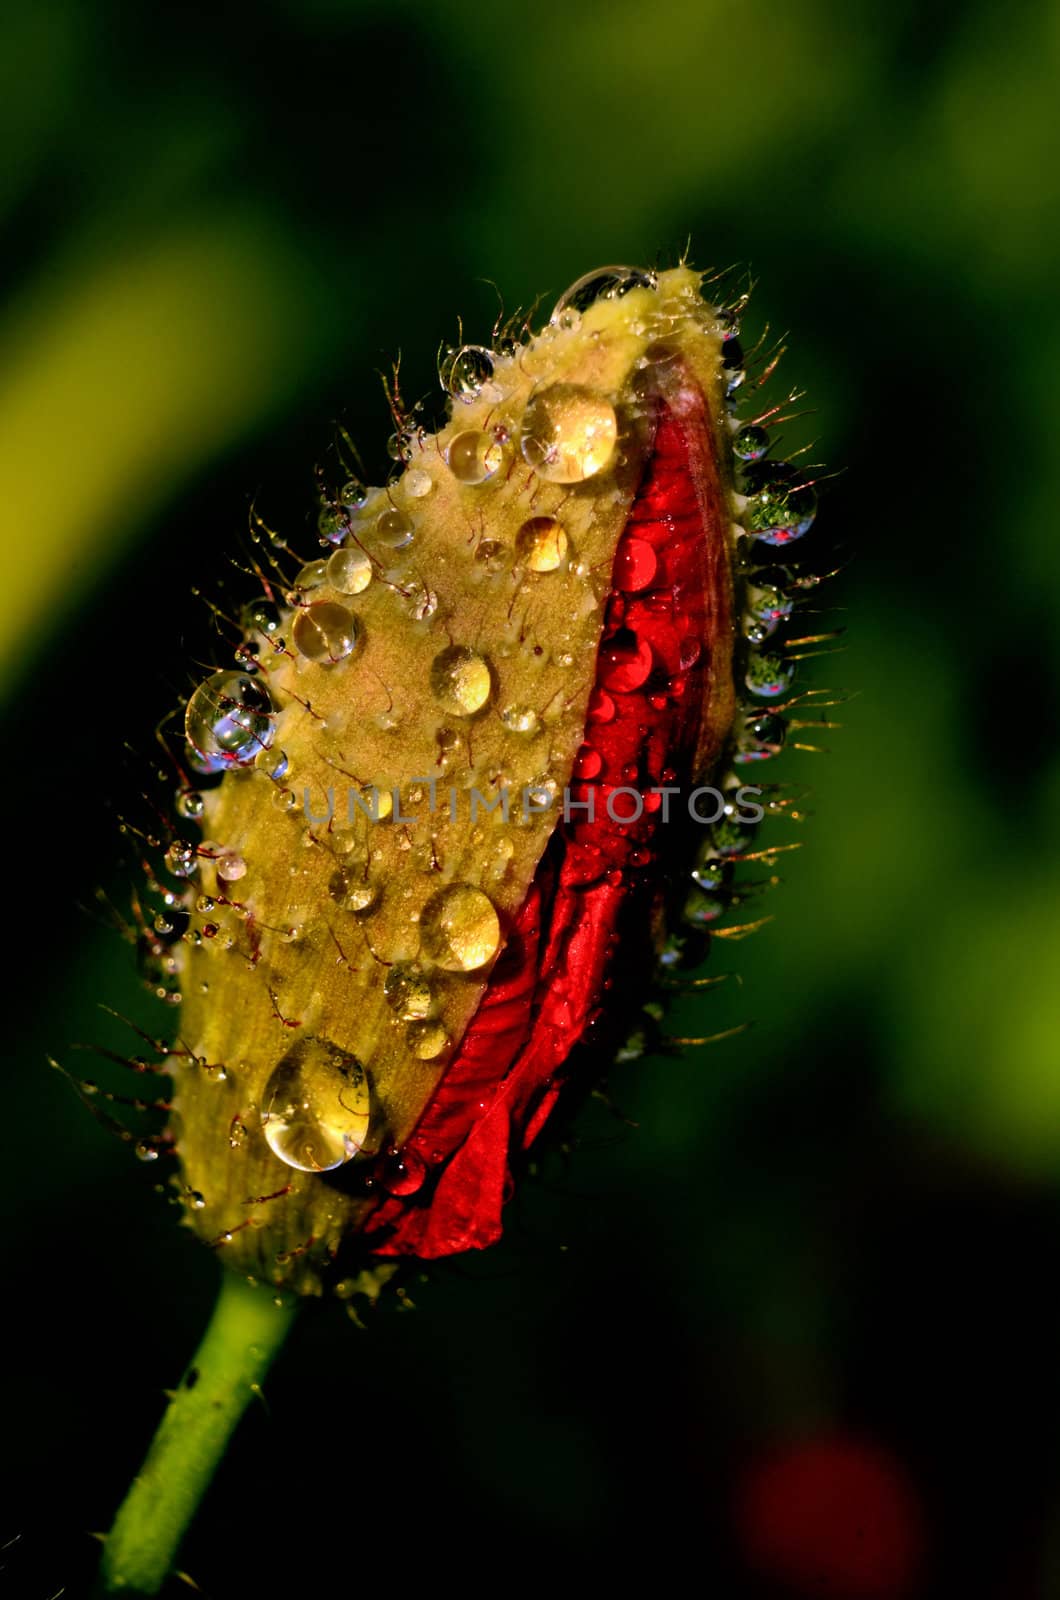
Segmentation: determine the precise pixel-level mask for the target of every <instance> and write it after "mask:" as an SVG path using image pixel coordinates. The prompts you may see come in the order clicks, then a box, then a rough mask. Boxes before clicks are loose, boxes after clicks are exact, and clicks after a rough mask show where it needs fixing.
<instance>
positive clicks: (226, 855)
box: [215, 850, 247, 883]
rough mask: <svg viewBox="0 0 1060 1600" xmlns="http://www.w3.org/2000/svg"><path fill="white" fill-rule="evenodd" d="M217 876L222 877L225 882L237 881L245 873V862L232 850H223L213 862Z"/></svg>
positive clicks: (244, 875) (243, 876)
mask: <svg viewBox="0 0 1060 1600" xmlns="http://www.w3.org/2000/svg"><path fill="white" fill-rule="evenodd" d="M215 866H216V868H217V876H218V877H219V878H223V879H224V881H225V883H238V882H239V879H240V878H245V877H246V875H247V864H246V862H245V861H244V860H243V857H242V856H241V855H238V854H237V853H236V851H234V850H225V851H224V852H223V853H222V854H221V855H219V856H218V858H217V861H216V862H215Z"/></svg>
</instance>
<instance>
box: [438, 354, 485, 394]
mask: <svg viewBox="0 0 1060 1600" xmlns="http://www.w3.org/2000/svg"><path fill="white" fill-rule="evenodd" d="M440 376H441V380H442V388H443V389H444V390H445V391H446V393H447V394H450V395H452V397H453V399H454V400H463V401H465V402H466V403H468V404H470V402H471V401H472V400H477V399H478V396H479V395H480V394H481V392H482V389H483V387H484V386H485V385H486V384H487V383H489V381H490V379H491V378H492V377H493V351H492V350H487V349H486V347H485V346H484V345H481V344H465V345H462V346H461V347H460V349H459V350H456V351H454V352H453V353H452V355H451V356H450V358H449V360H448V361H443V363H442V370H441V374H440Z"/></svg>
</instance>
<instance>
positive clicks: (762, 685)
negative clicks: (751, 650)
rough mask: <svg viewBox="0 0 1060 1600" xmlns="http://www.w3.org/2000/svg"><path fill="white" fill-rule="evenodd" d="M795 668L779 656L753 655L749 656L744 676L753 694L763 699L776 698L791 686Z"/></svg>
mask: <svg viewBox="0 0 1060 1600" xmlns="http://www.w3.org/2000/svg"><path fill="white" fill-rule="evenodd" d="M794 676H795V668H794V667H793V666H792V664H791V663H790V662H789V661H783V660H782V659H781V658H780V657H779V656H760V655H752V656H750V657H749V658H748V662H747V672H746V674H745V677H744V682H745V683H746V685H747V687H748V689H750V691H751V693H752V694H756V695H759V696H760V697H761V698H762V699H763V700H776V699H778V698H779V697H780V696H781V695H782V694H785V693H786V692H787V690H788V689H789V688H790V687H791V680H792V678H793V677H794Z"/></svg>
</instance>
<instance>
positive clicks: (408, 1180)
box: [335, 1150, 427, 1293]
mask: <svg viewBox="0 0 1060 1600" xmlns="http://www.w3.org/2000/svg"><path fill="white" fill-rule="evenodd" d="M426 1177H427V1163H426V1161H424V1159H423V1157H422V1156H420V1155H417V1154H416V1151H415V1150H393V1151H391V1153H390V1155H389V1156H388V1157H387V1160H386V1163H385V1165H384V1168H383V1179H382V1182H383V1188H384V1189H385V1190H386V1192H387V1194H396V1195H406V1194H415V1193H416V1192H417V1190H419V1189H422V1188H423V1184H424V1180H425V1179H426ZM335 1292H336V1293H338V1290H337V1289H336V1291H335Z"/></svg>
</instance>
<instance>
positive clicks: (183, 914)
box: [152, 905, 191, 944]
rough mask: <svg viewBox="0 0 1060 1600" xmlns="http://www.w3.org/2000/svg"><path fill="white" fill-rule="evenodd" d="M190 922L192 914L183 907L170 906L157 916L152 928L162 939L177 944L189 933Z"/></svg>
mask: <svg viewBox="0 0 1060 1600" xmlns="http://www.w3.org/2000/svg"><path fill="white" fill-rule="evenodd" d="M190 921H191V914H190V913H189V912H188V911H186V910H185V909H184V907H183V906H179V905H178V906H170V907H168V908H167V909H166V910H165V911H159V912H157V913H156V914H155V919H154V922H153V924H152V926H153V927H154V930H155V932H156V933H157V934H158V936H159V938H160V939H163V940H164V941H165V942H166V943H167V944H175V943H176V941H177V940H178V939H180V938H182V937H183V935H184V934H185V933H186V932H187V929H188V923H189V922H190Z"/></svg>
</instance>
